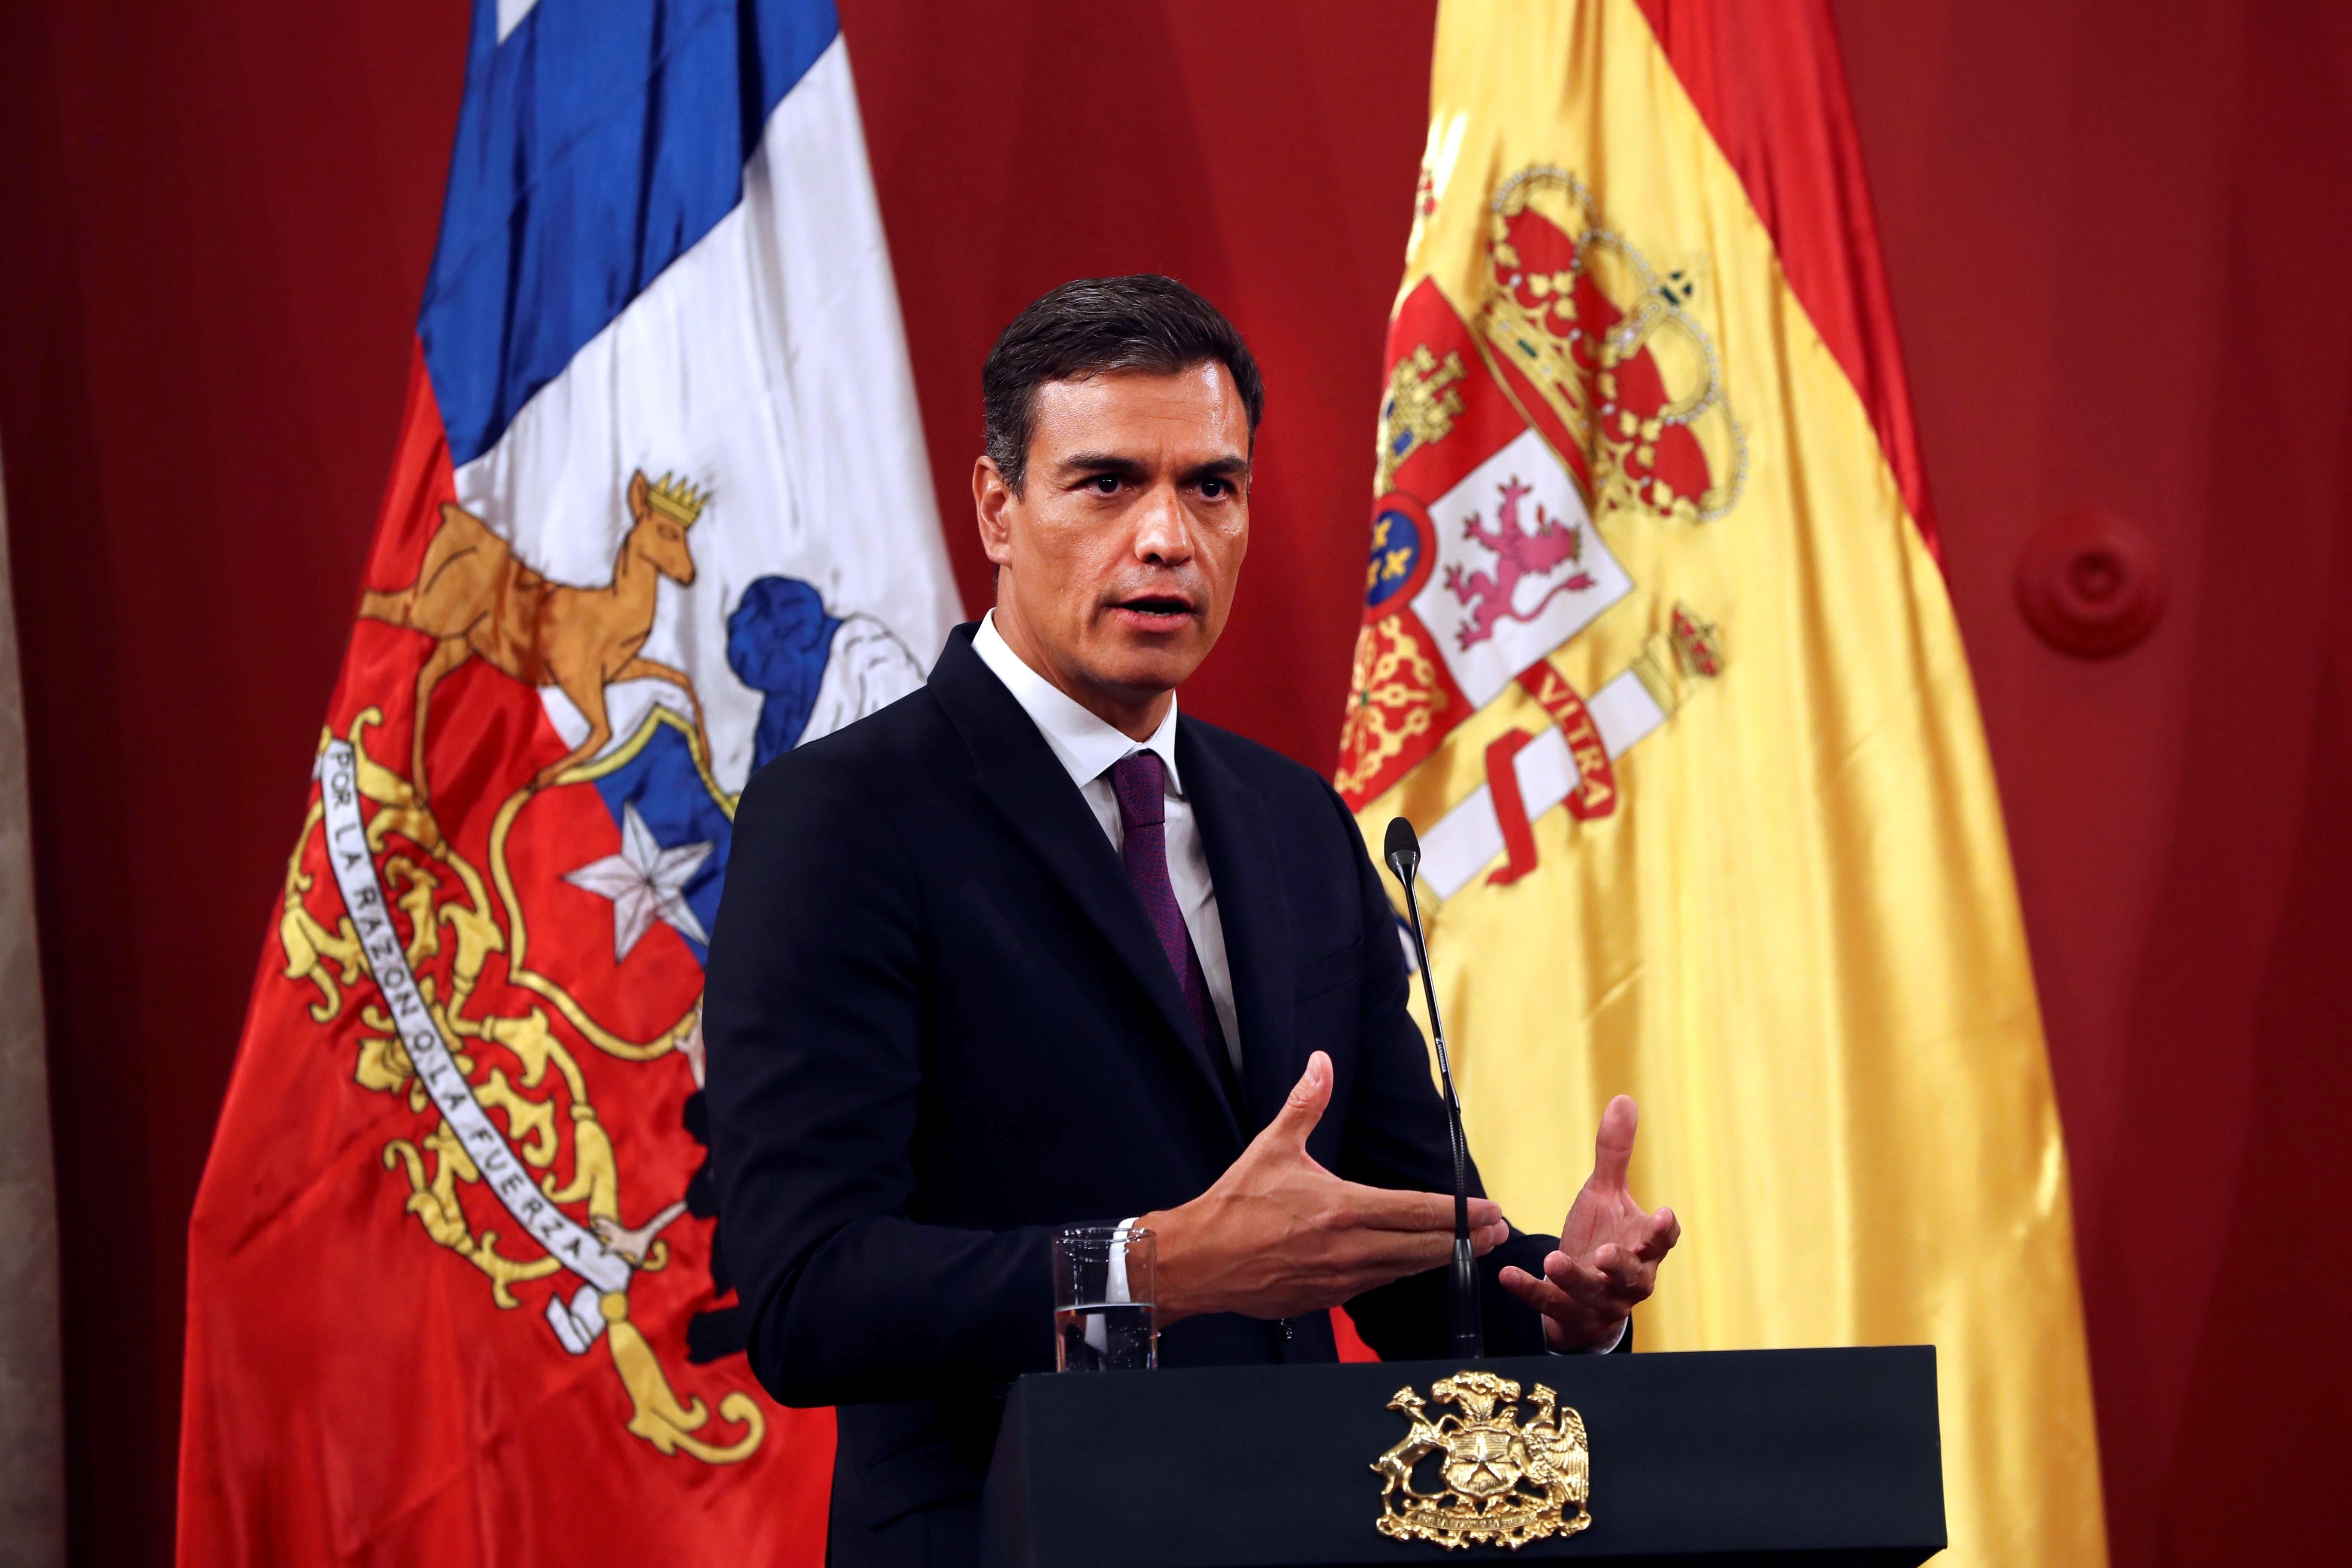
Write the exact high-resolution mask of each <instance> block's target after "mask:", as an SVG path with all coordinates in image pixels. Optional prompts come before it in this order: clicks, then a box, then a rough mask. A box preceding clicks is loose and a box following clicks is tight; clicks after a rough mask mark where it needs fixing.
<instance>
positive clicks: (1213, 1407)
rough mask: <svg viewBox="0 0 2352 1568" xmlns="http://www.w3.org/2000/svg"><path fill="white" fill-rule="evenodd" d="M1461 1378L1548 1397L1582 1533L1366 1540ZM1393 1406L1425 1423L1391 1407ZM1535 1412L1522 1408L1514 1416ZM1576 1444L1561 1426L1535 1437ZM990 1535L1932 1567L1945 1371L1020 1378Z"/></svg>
mask: <svg viewBox="0 0 2352 1568" xmlns="http://www.w3.org/2000/svg"><path fill="white" fill-rule="evenodd" d="M1465 1370H1475V1371H1480V1372H1487V1373H1496V1374H1499V1375H1500V1376H1501V1377H1504V1378H1508V1379H1512V1380H1514V1381H1516V1382H1517V1384H1520V1385H1521V1388H1522V1390H1523V1391H1531V1390H1532V1388H1533V1386H1534V1385H1536V1384H1541V1385H1542V1386H1544V1387H1545V1388H1548V1389H1550V1390H1552V1391H1553V1392H1554V1394H1556V1395H1557V1397H1558V1404H1559V1406H1561V1407H1563V1408H1572V1409H1573V1410H1574V1411H1576V1412H1577V1413H1578V1415H1580V1418H1581V1422H1582V1426H1583V1433H1584V1443H1585V1449H1586V1454H1587V1456H1588V1458H1587V1460H1586V1461H1585V1462H1586V1463H1589V1492H1588V1493H1587V1496H1586V1502H1585V1505H1584V1506H1585V1510H1588V1511H1589V1517H1590V1525H1589V1528H1587V1529H1584V1530H1583V1531H1580V1532H1578V1533H1575V1534H1572V1535H1565V1536H1562V1535H1553V1536H1551V1537H1549V1538H1548V1539H1541V1540H1533V1541H1529V1542H1526V1543H1525V1544H1523V1545H1521V1546H1518V1547H1516V1548H1511V1549H1506V1548H1504V1547H1501V1546H1498V1545H1495V1544H1470V1545H1466V1546H1464V1547H1461V1548H1457V1549H1450V1550H1449V1549H1447V1548H1444V1547H1442V1546H1439V1545H1436V1544H1432V1543H1429V1542H1423V1541H1419V1540H1409V1539H1403V1540H1401V1539H1391V1538H1390V1537H1388V1536H1386V1535H1384V1534H1382V1533H1381V1531H1380V1530H1379V1529H1378V1528H1376V1525H1377V1521H1379V1520H1380V1519H1381V1516H1382V1512H1383V1509H1384V1506H1391V1505H1393V1504H1395V1503H1396V1502H1397V1501H1398V1500H1399V1499H1398V1498H1397V1496H1396V1493H1395V1489H1393V1488H1392V1487H1389V1486H1388V1485H1387V1483H1385V1482H1384V1480H1383V1478H1382V1476H1381V1474H1380V1473H1378V1472H1376V1470H1375V1468H1374V1462H1375V1461H1376V1460H1377V1459H1379V1458H1381V1456H1382V1455H1383V1454H1386V1453H1390V1452H1391V1451H1392V1450H1394V1449H1396V1447H1397V1446H1398V1445H1399V1444H1400V1443H1401V1442H1402V1441H1405V1440H1407V1439H1408V1438H1409V1436H1410V1434H1411V1432H1412V1421H1413V1418H1414V1416H1415V1415H1421V1416H1423V1418H1424V1419H1433V1418H1434V1415H1435V1413H1436V1411H1437V1408H1438V1405H1437V1402H1436V1400H1435V1399H1434V1398H1433V1386H1434V1385H1435V1384H1437V1383H1438V1382H1439V1380H1441V1379H1444V1378H1446V1377H1448V1376H1449V1375H1450V1374H1453V1373H1458V1372H1463V1371H1465ZM1408 1388H1410V1389H1412V1390H1415V1391H1416V1394H1415V1395H1414V1396H1413V1397H1414V1398H1415V1399H1418V1400H1421V1401H1423V1402H1425V1403H1424V1404H1423V1405H1415V1404H1413V1403H1412V1400H1407V1401H1405V1402H1403V1403H1402V1405H1392V1404H1391V1397H1392V1396H1393V1395H1396V1394H1398V1393H1399V1392H1400V1391H1402V1390H1405V1389H1408ZM1530 1397H1531V1394H1528V1393H1525V1392H1523V1395H1522V1409H1523V1412H1524V1410H1525V1407H1526V1401H1527V1400H1528V1398H1530ZM1445 1408H1446V1409H1448V1410H1449V1411H1451V1410H1454V1409H1456V1408H1457V1407H1456V1406H1452V1405H1448V1406H1446V1407H1445ZM1529 1418H1531V1417H1529ZM1567 1424H1568V1418H1567V1417H1565V1416H1564V1415H1563V1416H1555V1417H1553V1426H1548V1427H1540V1428H1530V1436H1531V1437H1532V1436H1534V1434H1535V1433H1537V1432H1541V1433H1545V1434H1549V1433H1550V1432H1551V1431H1553V1430H1555V1429H1556V1428H1557V1427H1560V1426H1566V1425H1567ZM1461 1428H1462V1422H1461V1420H1460V1419H1458V1418H1457V1419H1456V1420H1455V1421H1454V1424H1453V1426H1452V1427H1451V1428H1450V1430H1452V1431H1453V1432H1454V1433H1455V1434H1457V1436H1456V1437H1455V1439H1454V1441H1455V1445H1456V1446H1455V1449H1454V1458H1455V1459H1456V1460H1457V1461H1458V1460H1462V1459H1464V1458H1470V1459H1473V1460H1475V1458H1476V1456H1475V1454H1471V1453H1469V1452H1468V1449H1467V1447H1465V1445H1464V1442H1463V1440H1462V1439H1461V1438H1460V1437H1459V1436H1458V1434H1459V1432H1460V1431H1461ZM1427 1430H1430V1431H1434V1430H1435V1429H1434V1428H1429V1429H1427ZM1507 1447H1508V1449H1509V1452H1508V1453H1506V1452H1505V1449H1506V1448H1507ZM1486 1452H1487V1453H1488V1454H1489V1456H1490V1457H1492V1458H1495V1459H1496V1461H1497V1462H1498V1463H1499V1464H1500V1465H1502V1466H1505V1467H1510V1466H1512V1465H1513V1464H1514V1463H1515V1460H1514V1458H1513V1457H1514V1456H1516V1458H1517V1460H1524V1459H1525V1458H1526V1457H1527V1452H1528V1450H1527V1448H1526V1447H1525V1446H1523V1445H1518V1444H1516V1443H1515V1442H1512V1441H1509V1440H1507V1439H1502V1438H1496V1439H1494V1440H1491V1441H1489V1443H1488V1446H1487V1449H1486ZM1446 1463H1447V1455H1446V1453H1444V1452H1443V1451H1435V1450H1431V1451H1426V1452H1424V1453H1423V1456H1422V1458H1421V1459H1420V1461H1419V1464H1418V1469H1417V1474H1416V1478H1415V1485H1416V1489H1418V1490H1420V1491H1422V1492H1423V1493H1424V1494H1427V1493H1431V1492H1435V1491H1440V1490H1442V1489H1443V1483H1442V1478H1443V1477H1444V1476H1445V1475H1447V1474H1449V1473H1459V1474H1462V1475H1465V1476H1472V1477H1474V1478H1475V1475H1476V1472H1475V1469H1473V1468H1465V1469H1462V1470H1460V1471H1459V1472H1448V1471H1447V1470H1446V1468H1445V1467H1446ZM1391 1468H1392V1469H1393V1468H1394V1463H1393V1462H1392V1467H1391ZM1503 1473H1505V1474H1513V1473H1516V1471H1514V1470H1512V1469H1509V1468H1506V1469H1505V1470H1504V1472H1503ZM1547 1473H1549V1472H1547ZM1475 1484H1493V1483H1492V1482H1491V1481H1487V1482H1484V1483H1475ZM1562 1484H1563V1485H1565V1484H1566V1483H1562ZM1384 1492H1386V1493H1387V1494H1388V1496H1387V1498H1386V1500H1385V1501H1384ZM1576 1511H1577V1510H1575V1509H1573V1508H1569V1509H1565V1510H1563V1512H1564V1513H1565V1514H1568V1515H1570V1516H1572V1515H1573V1514H1574V1513H1575V1512H1576ZM983 1531H984V1541H985V1551H986V1554H987V1555H986V1559H985V1560H986V1561H987V1562H988V1563H990V1564H991V1565H992V1568H1101V1565H1103V1564H1105V1563H1118V1564H1121V1565H1122V1568H1281V1565H1286V1564H1293V1563H1301V1564H1303V1563H1316V1564H1349V1565H1355V1564H1385V1563H1436V1562H1450V1563H1465V1562H1475V1561H1480V1560H1485V1561H1491V1562H1500V1561H1505V1560H1508V1561H1512V1562H1526V1561H1532V1560H1538V1559H1540V1560H1546V1561H1549V1560H1552V1559H1569V1558H1574V1559H1581V1560H1583V1561H1587V1562H1595V1563H1643V1564H1644V1565H1645V1568H1668V1565H1678V1564H1690V1565H1693V1568H1696V1565H1700V1564H1705V1565H1707V1568H1718V1565H1726V1568H1727V1565H1729V1564H1735V1563H1758V1564H1763V1563H1770V1564H1775V1565H1780V1568H1795V1565H1797V1564H1812V1563H1822V1564H1832V1563H1833V1564H1840V1565H1851V1568H1865V1565H1868V1568H1877V1565H1880V1564H1884V1565H1885V1568H1911V1565H1912V1564H1915V1563H1923V1562H1925V1561H1926V1560H1927V1558H1928V1557H1930V1556H1932V1555H1934V1554H1935V1553H1936V1552H1938V1551H1940V1550H1942V1548H1943V1546H1944V1543H1945V1540H1944V1486H1943V1469H1942V1445H1941V1441H1940V1439H1939V1437H1938V1436H1937V1420H1936V1352H1935V1350H1934V1348H1933V1347H1932V1346H1926V1345H1906V1346H1897V1347H1894V1348H1888V1349H1878V1350H1816V1351H1727V1352H1708V1353H1688V1354H1679V1355H1666V1354H1641V1355H1612V1356H1555V1357H1516V1358H1500V1359H1496V1360H1490V1361H1483V1362H1478V1363H1472V1366H1471V1367H1469V1368H1465V1367H1464V1366H1463V1365H1462V1364H1460V1363H1452V1362H1391V1363H1377V1364H1360V1365H1349V1366H1291V1367H1221V1368H1204V1369H1198V1370H1192V1371H1183V1372H1178V1371H1161V1372H1154V1373H1097V1374H1092V1375H1087V1374H1073V1375H1064V1376H1033V1377H1024V1378H1023V1379H1022V1380H1021V1381H1020V1382H1019V1383H1018V1384H1015V1385H1014V1387H1013V1393H1012V1397H1011V1399H1010V1401H1009V1402H1008V1403H1007V1405H1006V1406H1005V1413H1004V1426H1003V1432H1002V1435H1001V1436H1000V1437H999V1438H998V1440H997V1447H996V1458H995V1463H994V1465H993V1467H992V1468H991V1470H990V1471H989V1477H988V1490H987V1496H986V1502H985V1508H984V1522H983Z"/></svg>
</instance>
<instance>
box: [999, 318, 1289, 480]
mask: <svg viewBox="0 0 2352 1568" xmlns="http://www.w3.org/2000/svg"><path fill="white" fill-rule="evenodd" d="M1211 360H1215V361H1216V362H1217V363H1220V364H1223V366H1224V367H1225V369H1226V370H1227V371H1228V372H1230V373H1231V374H1232V375H1233V378H1234V388H1235V389H1236V390H1237V391H1239V392H1240V393H1241V395H1242V406H1243V407H1244V408H1246V409H1247V410H1248V411H1249V427H1250V440H1251V442H1252V443H1253V444H1255V442H1256V440H1257V422H1258V420H1259V418H1260V417H1262V416H1264V415H1265V384H1263V383H1262V382H1260V381H1259V380H1258V374H1257V361H1255V360H1254V359H1252V358H1251V357H1250V352H1249V345H1248V344H1247V343H1244V342H1242V335H1241V333H1239V332H1237V331H1234V324H1233V323H1232V322H1231V321H1227V320H1225V318H1224V316H1223V313H1222V312H1220V311H1219V310H1218V309H1217V308H1216V307H1215V306H1214V305H1212V304H1210V303H1209V302H1208V301H1207V300H1203V299H1202V298H1201V296H1199V295H1198V294H1195V293H1194V292H1192V290H1191V289H1187V288H1185V287H1184V285H1182V284H1181V283H1179V282H1177V281H1176V279H1173V278H1162V277H1160V275H1159V274H1158V273H1156V272H1139V273H1136V274H1135V275H1133V276H1132V277H1128V278H1080V279H1076V280H1075V281H1073V282H1069V283H1065V284H1063V285H1062V286H1061V287H1060V288H1058V289H1053V290H1051V291H1050V292H1048V293H1045V294H1044V295H1041V296H1040V297H1039V298H1038V299H1037V300H1034V301H1033V302H1032V303H1031V305H1030V306H1029V308H1028V309H1027V310H1024V311H1022V312H1021V313H1020V314H1019V315H1018V316H1015V317H1014V318H1013V324H1012V325H1011V326H1009V327H1007V328H1005V329H1004V332H1003V335H1002V336H1001V337H999V338H998V339H997V340H996V346H995V347H994V348H992V349H991V350H989V351H988V363H986V364H985V365H983V366H982V367H981V372H980V391H981V399H982V404H983V405H984V406H985V408H986V410H987V420H988V455H989V457H990V458H992V460H993V461H994V462H995V464H996V471H997V472H998V473H1000V474H1002V475H1003V476H1004V483H1005V485H1006V487H1007V488H1008V489H1012V490H1013V492H1014V493H1015V494H1018V493H1020V490H1021V487H1022V483H1023V481H1024V480H1025V479H1027V478H1028V468H1029V438H1030V437H1031V436H1033V435H1034V434H1035V432H1036V426H1037V389H1038V388H1039V387H1040V386H1042V385H1044V384H1045V383H1047V382H1049V381H1083V380H1085V379H1086V378H1087V377H1088V376H1090V375H1101V374H1105V373H1107V372H1110V371H1121V370H1139V371H1144V372H1147V373H1149V374H1154V375H1174V374H1177V373H1178V372H1180V371H1186V370H1190V369H1192V367H1193V366H1194V365H1197V364H1206V363H1209V362H1210V361H1211Z"/></svg>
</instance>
